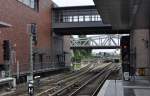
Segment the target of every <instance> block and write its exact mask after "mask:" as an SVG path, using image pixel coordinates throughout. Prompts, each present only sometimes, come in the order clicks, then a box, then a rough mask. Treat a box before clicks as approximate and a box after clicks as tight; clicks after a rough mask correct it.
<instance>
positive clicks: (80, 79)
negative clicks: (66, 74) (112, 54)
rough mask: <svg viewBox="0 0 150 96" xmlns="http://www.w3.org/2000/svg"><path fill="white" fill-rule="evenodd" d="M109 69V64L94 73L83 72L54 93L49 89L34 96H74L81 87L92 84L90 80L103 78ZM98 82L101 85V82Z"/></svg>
mask: <svg viewBox="0 0 150 96" xmlns="http://www.w3.org/2000/svg"><path fill="white" fill-rule="evenodd" d="M109 68H110V64H107V65H105V66H103V67H101V68H99V69H96V71H95V70H90V71H87V72H85V74H82V75H78V76H76V78H77V79H74V80H71V81H70V82H67V83H66V84H65V85H64V86H63V87H61V88H58V89H57V90H56V91H55V92H51V91H50V90H51V89H49V90H47V91H44V92H42V93H41V94H38V95H36V96H76V95H75V94H76V93H79V92H78V91H79V90H80V89H82V88H83V87H85V86H86V85H87V84H88V83H89V82H94V81H92V80H97V78H98V77H102V76H105V75H106V74H104V73H105V71H106V70H110V69H109ZM107 74H108V73H107ZM106 76H107V75H106ZM89 78H90V79H89ZM98 81H99V80H98ZM104 81H105V80H104ZM104 81H103V82H104ZM95 82H96V81H95ZM100 82H101V83H102V81H100ZM96 83H97V82H96ZM97 85H98V84H97ZM96 88H98V87H96ZM94 90H97V89H94ZM89 96H91V95H89Z"/></svg>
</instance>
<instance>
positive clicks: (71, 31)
mask: <svg viewBox="0 0 150 96" xmlns="http://www.w3.org/2000/svg"><path fill="white" fill-rule="evenodd" d="M53 31H54V32H55V33H56V34H58V35H92V34H129V32H130V31H129V30H112V29H111V28H108V27H88V28H87V27H82V28H81V27H76V28H54V29H53Z"/></svg>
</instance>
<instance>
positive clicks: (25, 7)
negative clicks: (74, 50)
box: [0, 0, 63, 74]
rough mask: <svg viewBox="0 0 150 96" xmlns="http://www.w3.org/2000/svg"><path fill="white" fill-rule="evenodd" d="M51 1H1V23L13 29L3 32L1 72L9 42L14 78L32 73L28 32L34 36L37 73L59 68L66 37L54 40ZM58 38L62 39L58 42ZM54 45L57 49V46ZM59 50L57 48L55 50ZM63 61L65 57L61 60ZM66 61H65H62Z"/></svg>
mask: <svg viewBox="0 0 150 96" xmlns="http://www.w3.org/2000/svg"><path fill="white" fill-rule="evenodd" d="M52 5H53V3H52V1H51V0H0V20H2V21H4V22H7V23H9V24H11V25H12V27H10V28H7V29H6V28H5V29H3V28H1V29H0V54H1V55H0V67H1V68H0V69H1V70H3V69H2V66H4V65H5V64H4V60H3V41H4V40H9V41H10V43H11V46H12V50H13V64H12V65H11V68H12V71H13V74H16V73H17V72H19V73H20V74H24V73H27V72H28V71H29V32H28V30H29V28H30V27H31V26H28V25H33V28H34V29H33V31H35V32H34V37H33V38H34V39H33V42H34V54H33V56H34V57H33V61H34V70H36V71H37V70H38V71H41V70H42V69H43V70H46V69H48V68H53V67H54V66H56V67H57V66H59V63H58V62H59V60H58V57H57V55H58V54H57V53H59V54H63V37H60V36H53V34H52V29H51V13H52V10H51V8H52ZM58 38H59V39H58ZM54 44H55V45H54ZM56 47H57V48H56ZM61 58H63V57H61ZM62 61H63V60H62Z"/></svg>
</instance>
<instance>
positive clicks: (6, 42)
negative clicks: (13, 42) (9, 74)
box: [3, 40, 11, 61]
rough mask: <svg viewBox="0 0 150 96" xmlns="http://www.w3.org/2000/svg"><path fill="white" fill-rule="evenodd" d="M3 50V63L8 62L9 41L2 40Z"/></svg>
mask: <svg viewBox="0 0 150 96" xmlns="http://www.w3.org/2000/svg"><path fill="white" fill-rule="evenodd" d="M3 50H4V56H3V57H4V61H9V60H10V51H11V48H10V41H9V40H4V41H3Z"/></svg>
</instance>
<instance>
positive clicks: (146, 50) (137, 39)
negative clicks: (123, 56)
mask: <svg viewBox="0 0 150 96" xmlns="http://www.w3.org/2000/svg"><path fill="white" fill-rule="evenodd" d="M132 60H133V61H132ZM131 61H132V62H131V63H132V65H135V67H136V68H137V69H136V73H137V74H138V75H141V74H139V71H140V70H141V69H142V70H144V71H143V72H144V74H143V75H150V69H149V68H150V30H149V29H134V30H133V31H132V32H131Z"/></svg>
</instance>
